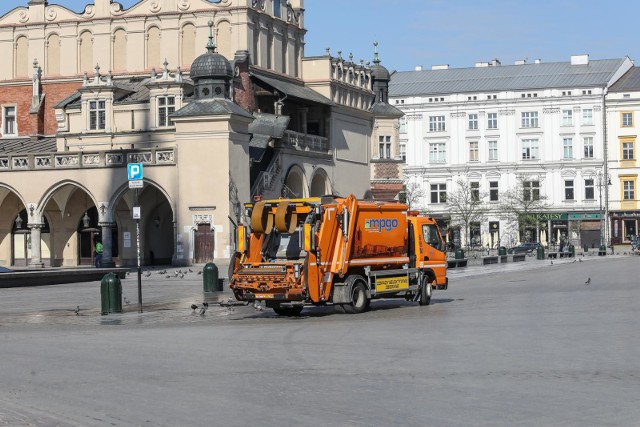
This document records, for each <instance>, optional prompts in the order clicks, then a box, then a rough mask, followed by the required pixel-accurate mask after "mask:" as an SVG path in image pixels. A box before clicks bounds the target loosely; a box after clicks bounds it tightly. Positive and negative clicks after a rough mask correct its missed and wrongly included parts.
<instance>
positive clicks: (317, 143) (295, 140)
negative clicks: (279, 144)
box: [282, 130, 330, 154]
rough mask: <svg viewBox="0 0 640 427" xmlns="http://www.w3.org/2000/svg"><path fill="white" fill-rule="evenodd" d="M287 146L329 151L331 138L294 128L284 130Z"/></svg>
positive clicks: (284, 140)
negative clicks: (301, 131) (305, 132)
mask: <svg viewBox="0 0 640 427" xmlns="http://www.w3.org/2000/svg"><path fill="white" fill-rule="evenodd" d="M282 141H283V142H284V144H285V146H287V147H292V148H295V149H297V150H301V151H314V152H318V153H325V154H326V153H328V152H329V148H330V147H329V138H325V137H324V136H318V135H309V134H304V133H300V132H294V131H292V130H286V131H284V137H283V138H282Z"/></svg>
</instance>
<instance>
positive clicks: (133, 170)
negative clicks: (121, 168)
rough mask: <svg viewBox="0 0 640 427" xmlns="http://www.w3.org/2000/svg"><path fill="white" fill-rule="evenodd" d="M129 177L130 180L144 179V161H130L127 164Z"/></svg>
mask: <svg viewBox="0 0 640 427" xmlns="http://www.w3.org/2000/svg"><path fill="white" fill-rule="evenodd" d="M127 178H128V179H129V181H137V180H140V179H142V163H129V164H128V165H127Z"/></svg>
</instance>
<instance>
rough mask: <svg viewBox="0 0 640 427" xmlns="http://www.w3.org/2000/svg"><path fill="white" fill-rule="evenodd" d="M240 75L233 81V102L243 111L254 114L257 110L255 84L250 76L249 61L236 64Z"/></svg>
mask: <svg viewBox="0 0 640 427" xmlns="http://www.w3.org/2000/svg"><path fill="white" fill-rule="evenodd" d="M236 66H237V67H238V70H239V72H240V75H239V76H238V77H236V78H235V79H233V98H234V99H233V100H234V102H235V103H236V104H238V105H239V106H240V107H242V108H243V109H245V110H247V111H249V112H253V111H255V109H256V97H255V92H254V90H253V82H252V81H251V76H250V75H249V61H248V59H247V60H245V61H242V62H236Z"/></svg>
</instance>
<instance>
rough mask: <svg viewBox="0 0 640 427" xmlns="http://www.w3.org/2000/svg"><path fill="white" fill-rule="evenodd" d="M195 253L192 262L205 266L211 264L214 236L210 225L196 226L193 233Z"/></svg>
mask: <svg viewBox="0 0 640 427" xmlns="http://www.w3.org/2000/svg"><path fill="white" fill-rule="evenodd" d="M194 240H195V253H194V262H195V263H196V264H206V263H208V262H213V250H214V248H215V235H214V231H213V230H212V229H211V224H198V229H197V230H196V231H195V238H194Z"/></svg>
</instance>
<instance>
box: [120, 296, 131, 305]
mask: <svg viewBox="0 0 640 427" xmlns="http://www.w3.org/2000/svg"><path fill="white" fill-rule="evenodd" d="M122 298H123V301H124V305H129V304H131V301H129V299H128V298H127V297H122Z"/></svg>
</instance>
